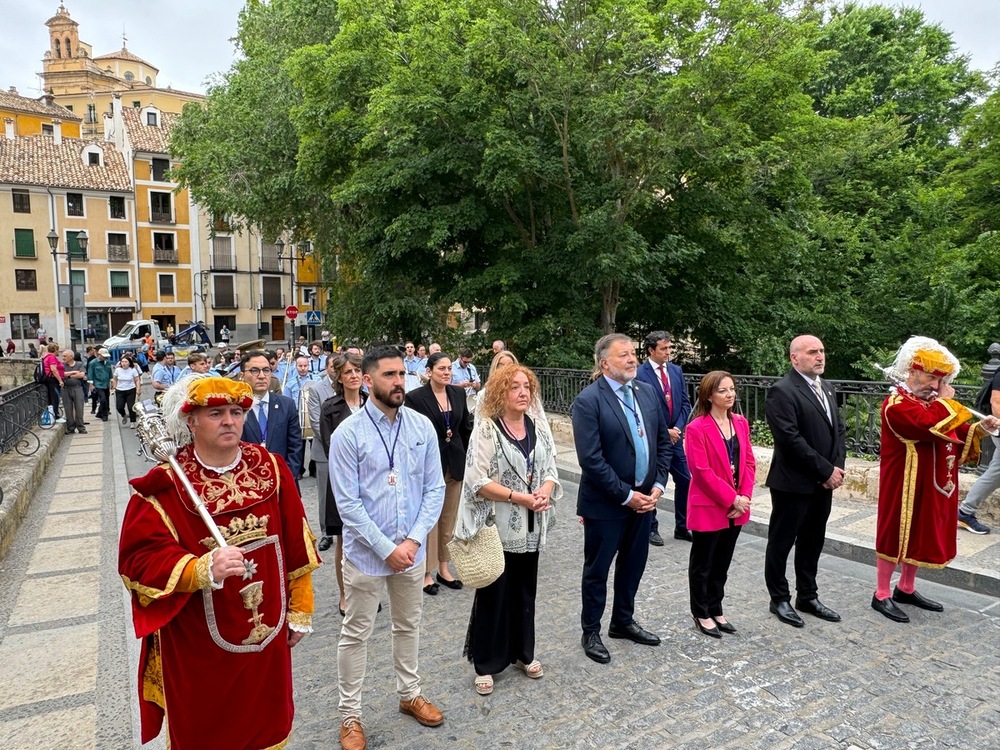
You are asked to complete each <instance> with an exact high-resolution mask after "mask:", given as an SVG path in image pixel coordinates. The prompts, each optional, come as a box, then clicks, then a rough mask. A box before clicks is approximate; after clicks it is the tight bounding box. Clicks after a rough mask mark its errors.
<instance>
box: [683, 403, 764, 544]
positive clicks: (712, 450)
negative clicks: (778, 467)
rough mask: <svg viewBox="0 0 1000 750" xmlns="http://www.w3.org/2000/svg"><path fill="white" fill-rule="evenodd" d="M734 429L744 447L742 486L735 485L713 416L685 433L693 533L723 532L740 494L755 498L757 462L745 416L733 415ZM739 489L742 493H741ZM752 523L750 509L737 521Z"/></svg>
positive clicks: (689, 519)
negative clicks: (754, 486) (754, 487)
mask: <svg viewBox="0 0 1000 750" xmlns="http://www.w3.org/2000/svg"><path fill="white" fill-rule="evenodd" d="M733 426H734V428H735V430H736V438H737V440H738V441H739V444H740V472H739V477H740V486H739V487H738V488H737V487H734V486H733V474H732V471H731V470H730V468H729V452H728V451H727V450H726V444H725V442H723V440H722V435H721V434H720V432H719V428H718V427H717V426H716V424H715V420H713V419H712V417H711V415H709V414H705V415H702V416H700V417H698V418H696V419H693V420H691V421H690V422H688V426H687V429H686V430H685V431H684V452H685V453H686V455H687V461H688V469H689V470H690V472H691V486H690V488H689V489H688V508H687V527H688V528H689V529H691V530H692V531H719V530H720V529H724V528H726V527H727V526H729V519H728V518H727V516H726V514H727V513H728V512H729V508H730V507H732V504H733V501H734V500H736V496H737V495H746V496H747V497H751V496H752V495H753V484H754V477H755V475H756V473H757V462H756V461H755V460H754V457H753V448H752V447H751V445H750V425H749V423H748V422H747V420H746V419H745V418H744V417H741V416H740V415H739V414H733ZM737 490H738V491H737ZM748 520H750V511H749V510H748V511H747V512H746V513H744V514H743V515H742V516H740V517H739V518H737V519H736V524H737V525H738V526H742V525H743V524H745V523H746V522H747V521H748Z"/></svg>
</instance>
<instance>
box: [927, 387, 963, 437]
mask: <svg viewBox="0 0 1000 750" xmlns="http://www.w3.org/2000/svg"><path fill="white" fill-rule="evenodd" d="M938 401H939V402H941V403H942V404H944V406H945V408H946V409H947V410H948V416H947V417H945V418H944V419H942V420H941V421H940V422H938V423H937V424H936V425H934V426H933V427H931V430H930V432H931V434H932V435H936V436H937V437H939V438H941V439H942V440H948V441H950V442H955V439H954V438H950V437H948V433H949V432H952V431H953V430H954V429H955V428H956V427H958V426H959V425H961V424H965V423H966V422H968V421H969V420H970V419H971V418H972V412H970V411H969V410H968V409H966V408H965V407H964V406H962V405H961V404H960V403H958V401H955V400H953V399H950V398H941V399H938Z"/></svg>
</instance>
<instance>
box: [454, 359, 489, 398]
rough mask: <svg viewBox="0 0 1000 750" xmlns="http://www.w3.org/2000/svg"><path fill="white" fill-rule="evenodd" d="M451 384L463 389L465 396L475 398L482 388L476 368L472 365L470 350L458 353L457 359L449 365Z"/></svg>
mask: <svg viewBox="0 0 1000 750" xmlns="http://www.w3.org/2000/svg"><path fill="white" fill-rule="evenodd" d="M451 384H452V385H457V386H459V387H460V388H464V389H465V394H466V395H467V396H475V395H476V392H477V391H478V390H479V389H480V388H482V387H483V384H482V383H481V382H480V380H479V373H478V372H476V366H475V365H474V364H472V350H471V349H463V350H462V351H461V352H459V353H458V359H456V360H455V361H454V362H452V363H451Z"/></svg>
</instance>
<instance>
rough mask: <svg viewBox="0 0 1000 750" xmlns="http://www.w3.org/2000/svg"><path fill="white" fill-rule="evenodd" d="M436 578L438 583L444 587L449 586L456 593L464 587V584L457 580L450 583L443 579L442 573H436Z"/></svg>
mask: <svg viewBox="0 0 1000 750" xmlns="http://www.w3.org/2000/svg"><path fill="white" fill-rule="evenodd" d="M434 577H435V578H436V579H437V582H438V583H440V584H441V585H442V586H447V587H448V588H450V589H455V591H458V590H459V589H460V588H462V586H463V584H462V582H461V581H460V580H458V579H457V578H456V579H455V580H453V581H449V580H448V579H447V578H442V577H441V574H440V573H435V574H434Z"/></svg>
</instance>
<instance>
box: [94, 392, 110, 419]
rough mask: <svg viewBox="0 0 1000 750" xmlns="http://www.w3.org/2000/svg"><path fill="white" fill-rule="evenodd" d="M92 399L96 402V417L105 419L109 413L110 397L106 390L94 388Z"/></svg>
mask: <svg viewBox="0 0 1000 750" xmlns="http://www.w3.org/2000/svg"><path fill="white" fill-rule="evenodd" d="M94 398H95V399H96V400H97V416H98V418H100V419H107V417H108V414H109V413H110V412H111V403H110V401H111V396H110V395H109V389H108V388H95V389H94Z"/></svg>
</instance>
